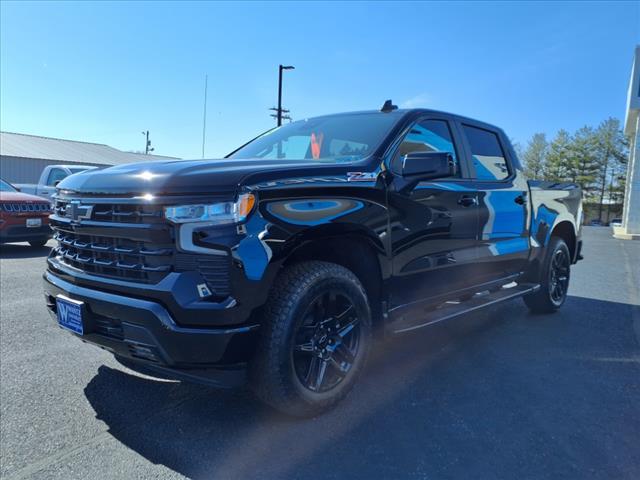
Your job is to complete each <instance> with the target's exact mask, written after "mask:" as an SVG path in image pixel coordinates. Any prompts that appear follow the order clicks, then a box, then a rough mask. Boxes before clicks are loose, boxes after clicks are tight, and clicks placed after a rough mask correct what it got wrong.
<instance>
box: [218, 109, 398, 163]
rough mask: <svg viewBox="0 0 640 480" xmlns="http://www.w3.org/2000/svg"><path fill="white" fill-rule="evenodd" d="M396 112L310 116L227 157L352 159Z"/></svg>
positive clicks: (373, 143) (374, 143) (386, 128)
mask: <svg viewBox="0 0 640 480" xmlns="http://www.w3.org/2000/svg"><path fill="white" fill-rule="evenodd" d="M400 116H401V115H400V114H399V113H378V112H373V113H354V114H346V115H345V114H343V115H330V116H326V117H317V118H310V119H307V120H300V121H297V122H293V123H290V124H288V125H285V126H283V127H280V128H276V129H274V130H271V131H269V132H267V133H265V134H264V135H261V136H260V137H258V138H256V139H255V140H253V141H252V142H250V143H249V144H247V145H245V146H244V147H242V148H240V149H239V150H238V151H236V152H235V153H233V154H232V155H231V156H230V158H244V159H250V158H260V159H282V160H305V161H309V160H317V161H326V162H353V161H357V160H361V159H363V158H365V157H367V156H369V155H371V154H372V153H373V152H374V151H375V149H376V148H377V147H378V146H379V145H380V143H381V142H382V140H383V139H384V138H385V136H386V135H387V134H388V133H389V132H390V131H391V129H392V128H393V126H394V125H395V123H396V122H397V121H398V119H399V118H400Z"/></svg>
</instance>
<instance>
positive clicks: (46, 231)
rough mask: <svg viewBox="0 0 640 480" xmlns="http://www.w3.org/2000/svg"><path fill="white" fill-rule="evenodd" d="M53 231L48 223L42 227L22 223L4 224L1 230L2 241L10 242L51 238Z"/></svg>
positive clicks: (0, 239) (0, 238)
mask: <svg viewBox="0 0 640 480" xmlns="http://www.w3.org/2000/svg"><path fill="white" fill-rule="evenodd" d="M52 235H53V232H52V231H51V228H49V225H48V224H45V225H42V226H41V227H36V228H29V227H26V226H24V225H23V224H20V225H11V224H9V225H4V227H3V228H2V229H1V230H0V243H9V242H28V241H30V240H40V239H43V238H51V236H52Z"/></svg>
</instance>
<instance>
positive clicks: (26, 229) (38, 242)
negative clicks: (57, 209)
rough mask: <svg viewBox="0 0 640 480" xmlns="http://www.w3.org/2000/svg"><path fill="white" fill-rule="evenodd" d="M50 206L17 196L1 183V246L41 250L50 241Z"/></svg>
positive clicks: (9, 187) (10, 188)
mask: <svg viewBox="0 0 640 480" xmlns="http://www.w3.org/2000/svg"><path fill="white" fill-rule="evenodd" d="M50 213H51V204H50V203H49V202H47V201H45V200H43V199H42V198H40V197H36V196H34V195H27V194H26V193H22V192H19V191H18V190H17V189H16V188H15V187H14V186H13V185H11V184H10V183H8V182H5V181H4V180H2V179H0V243H10V242H29V244H30V245H31V246H32V247H36V248H40V247H43V246H44V244H45V243H47V241H48V240H49V239H50V238H51V235H52V232H51V228H49V214H50Z"/></svg>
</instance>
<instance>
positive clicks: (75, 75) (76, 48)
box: [0, 1, 640, 158]
mask: <svg viewBox="0 0 640 480" xmlns="http://www.w3.org/2000/svg"><path fill="white" fill-rule="evenodd" d="M639 5H640V3H638V2H625V3H616V2H585V3H580V2H568V3H546V2H544V3H542V2H541V3H526V2H513V3H508V2H498V3H480V2H471V3H464V2H454V3H426V2H414V3H401V2H389V3H386V2H357V3H350V4H344V3H337V2H335V3H333V2H328V3H323V2H317V3H316V2H304V3H303V2H301V3H293V2H285V3H257V2H256V3H219V2H216V3H205V2H195V3H187V2H180V3H171V2H160V3H152V2H140V3H124V2H116V3H107V2H100V3H89V2H82V3H81V2H70V3H53V2H47V3H45V2H42V3H28V2H20V3H17V2H16V3H14V2H6V1H3V2H2V3H1V6H0V22H1V23H0V27H1V28H0V82H1V83H0V128H1V129H2V130H4V131H13V132H22V133H31V134H36V135H45V136H52V137H61V138H69V139H74V140H85V141H92V142H99V143H106V144H109V145H112V146H114V147H117V148H120V149H123V150H140V149H143V148H144V138H143V136H142V134H141V131H142V130H147V129H148V130H150V131H151V140H152V143H153V145H154V146H155V148H156V151H155V153H157V154H161V155H174V156H179V157H182V158H200V155H201V139H202V103H203V86H204V75H205V74H208V75H209V92H208V97H209V98H208V118H207V144H206V149H205V156H206V157H209V158H214V157H219V156H222V155H224V154H226V153H228V152H229V151H230V150H232V149H234V148H235V147H236V146H238V145H239V144H241V143H244V141H246V140H247V139H249V138H251V137H252V136H254V135H255V134H257V133H259V132H262V131H264V130H266V129H268V128H270V127H271V126H273V124H274V120H273V119H272V118H270V117H269V112H268V110H267V109H268V108H269V107H272V106H275V103H276V88H277V65H278V64H279V63H285V64H292V65H295V67H296V70H295V71H291V72H285V87H284V106H285V107H287V108H289V109H290V110H291V114H292V116H293V118H294V119H300V118H304V117H309V116H314V115H318V114H325V113H331V112H339V111H349V110H364V109H372V108H379V107H380V106H381V105H382V103H383V101H384V100H385V99H387V98H392V99H393V100H394V102H395V103H397V104H398V105H401V106H407V107H413V106H420V107H428V108H435V109H439V110H446V111H452V112H455V113H460V114H464V115H468V116H472V117H476V118H479V119H481V120H484V121H487V122H490V123H495V124H497V125H499V126H501V127H503V128H504V129H505V130H506V131H507V133H508V134H509V135H510V136H511V137H512V138H513V139H515V140H516V141H519V142H522V143H525V142H526V140H527V139H528V138H529V137H530V136H531V135H532V134H533V133H535V132H538V131H542V132H546V133H547V134H549V135H553V134H554V133H555V132H556V131H557V130H558V129H560V128H566V129H569V130H575V129H577V128H579V127H581V126H582V125H585V124H592V125H595V124H597V123H599V122H600V121H601V120H603V119H605V118H607V117H609V116H615V117H618V118H620V119H622V117H623V115H624V106H625V100H626V90H627V84H628V78H629V73H630V68H631V59H632V53H633V48H634V47H635V45H636V44H638V43H640V6H639Z"/></svg>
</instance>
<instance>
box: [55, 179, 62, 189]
mask: <svg viewBox="0 0 640 480" xmlns="http://www.w3.org/2000/svg"><path fill="white" fill-rule="evenodd" d="M61 181H62V180H56V181H55V182H53V186H54V187H57V186H58V184H59V183H60V182H61Z"/></svg>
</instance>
